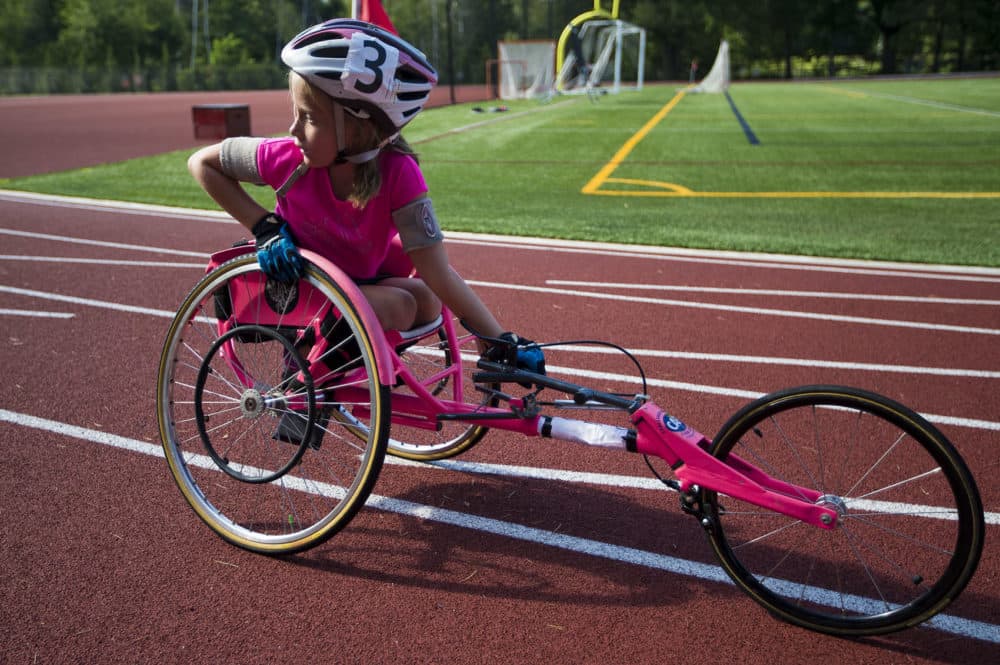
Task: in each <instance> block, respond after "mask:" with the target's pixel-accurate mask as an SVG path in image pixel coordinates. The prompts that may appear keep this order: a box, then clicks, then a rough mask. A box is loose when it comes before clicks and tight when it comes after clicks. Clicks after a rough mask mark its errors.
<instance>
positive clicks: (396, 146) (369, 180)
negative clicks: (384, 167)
mask: <svg viewBox="0 0 1000 665" xmlns="http://www.w3.org/2000/svg"><path fill="white" fill-rule="evenodd" d="M293 75H294V76H295V77H297V78H298V79H299V80H301V81H302V82H303V83H305V84H306V95H307V98H308V99H309V100H310V101H313V102H317V101H320V100H322V101H323V104H325V105H326V106H327V107H329V108H330V111H331V112H332V111H333V107H332V104H333V102H335V101H336V100H335V99H333V98H332V97H330V95H328V94H326V93H325V92H324V91H322V90H320V89H319V88H318V87H316V86H314V85H313V84H312V83H310V82H309V81H308V79H306V78H305V77H304V76H302V75H301V74H297V73H296V72H294V71H289V72H288V78H289V85H291V82H292V76H293ZM344 120H345V122H346V125H347V127H345V130H347V131H345V134H346V136H347V140H348V142H352V141H351V139H352V138H354V141H353V143H355V145H352V146H351V147H350V149H349V151H348V152H350V153H361V152H367V151H368V150H374V149H375V148H377V147H378V145H379V144H380V143H381V142H382V141H383V140H385V138H386V137H387V136H388V135H389V134H388V132H386V131H384V130H383V129H382V128H381V127H380V126H379V125H378V124H377V123H375V122H374V121H373V120H370V119H365V118H358V117H356V116H354V115H353V114H351V113H345V114H344ZM338 148H339V149H341V150H344V149H346V148H347V146H338ZM383 150H395V151H396V152H398V153H402V154H404V155H410V156H411V157H413V159H414V160H416V159H417V153H416V152H414V150H413V148H412V147H410V144H409V143H407V142H406V139H404V138H403V135H402V134H400V135H399V136H397V137H396V138H395V140H393V141H392V142H391V143H389V144H388V145H387V146H386V147H385V148H383ZM381 188H382V171H381V169H380V168H379V158H378V156H376V157H375V158H374V159H370V160H368V161H367V162H363V163H361V164H355V165H354V182H353V183H352V187H351V193H350V195H349V196H348V197H347V200H348V201H350V202H351V204H352V205H353V206H354V207H355V208H364V207H365V206H366V205H368V202H369V201H371V200H372V199H373V198H375V195H377V194H378V192H379V190H380V189H381Z"/></svg>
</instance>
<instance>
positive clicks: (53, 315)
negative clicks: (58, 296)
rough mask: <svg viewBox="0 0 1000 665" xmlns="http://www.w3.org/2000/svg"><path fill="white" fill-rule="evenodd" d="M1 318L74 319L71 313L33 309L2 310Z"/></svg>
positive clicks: (0, 311) (0, 312)
mask: <svg viewBox="0 0 1000 665" xmlns="http://www.w3.org/2000/svg"><path fill="white" fill-rule="evenodd" d="M0 316H31V317H38V318H42V319H72V318H73V317H74V316H76V315H75V314H73V313H71V312H42V311H38V310H33V309H0Z"/></svg>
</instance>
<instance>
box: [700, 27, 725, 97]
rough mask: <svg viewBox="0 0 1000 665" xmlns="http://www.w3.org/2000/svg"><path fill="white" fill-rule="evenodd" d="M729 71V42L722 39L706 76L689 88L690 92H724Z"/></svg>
mask: <svg viewBox="0 0 1000 665" xmlns="http://www.w3.org/2000/svg"><path fill="white" fill-rule="evenodd" d="M729 70H730V67H729V42H727V41H726V40H725V39H723V40H722V43H720V44H719V52H718V53H717V54H716V56H715V62H713V63H712V69H710V70H709V72H708V76H706V77H705V78H704V79H702V81H701V83H699V84H698V85H696V86H694V87H693V88H691V92H726V91H727V90H729V77H730V71H729Z"/></svg>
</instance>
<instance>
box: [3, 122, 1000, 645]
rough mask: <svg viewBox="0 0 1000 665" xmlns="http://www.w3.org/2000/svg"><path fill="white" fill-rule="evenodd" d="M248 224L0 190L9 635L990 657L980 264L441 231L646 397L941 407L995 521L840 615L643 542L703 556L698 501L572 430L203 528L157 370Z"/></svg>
mask: <svg viewBox="0 0 1000 665" xmlns="http://www.w3.org/2000/svg"><path fill="white" fill-rule="evenodd" d="M4 126H7V127H9V125H4ZM175 147H176V146H175ZM180 147H183V144H182V145H181V146H180ZM239 236H240V229H239V228H238V227H236V226H235V225H234V224H233V223H232V222H229V221H226V220H224V219H223V218H222V217H221V216H219V215H214V214H205V213H194V212H190V211H177V210H165V209H151V208H146V207H135V206H122V205H118V204H113V203H109V204H92V203H85V202H78V201H73V200H60V199H52V198H42V197H28V196H23V195H21V194H15V193H0V237H2V238H3V245H2V246H3V250H2V254H0V322H2V323H0V325H2V328H3V334H2V335H0V344H2V351H0V367H2V370H0V371H2V377H3V379H4V380H3V381H2V382H0V451H2V453H3V457H2V459H3V463H2V464H3V467H2V468H3V470H4V473H3V474H2V480H0V511H2V517H3V519H2V524H3V526H2V531H0V534H2V535H0V552H2V555H3V559H2V561H3V563H2V565H0V626H2V631H0V662H4V663H6V662H10V663H33V662H39V663H43V662H46V663H52V662H157V663H161V662H185V663H188V662H198V663H230V662H231V663H237V662H238V663H246V662H249V663H265V662H275V661H279V660H281V661H290V662H322V663H376V662H386V663H411V662H412V663H473V662H474V663H494V662H495V663H514V662H532V663H534V662H538V663H542V662H544V663H551V662H562V663H570V662H572V663H654V662H656V663H659V662H663V661H674V660H678V659H682V658H684V659H691V658H695V659H697V660H699V661H708V662H752V663H758V662H760V663H763V662H782V663H800V662H801V663H804V662H833V661H838V662H851V663H879V664H883V663H889V662H903V661H905V662H918V663H924V662H926V663H931V662H933V663H941V662H946V663H986V662H1000V583H998V576H1000V551H998V550H997V546H996V537H997V529H998V526H997V525H998V523H1000V518H998V513H1000V488H998V487H997V484H996V482H995V481H994V476H995V474H996V472H997V471H998V462H997V457H998V442H1000V391H998V390H997V380H998V378H1000V344H998V335H1000V315H998V312H1000V271H991V270H975V271H973V270H962V269H958V268H947V267H920V266H910V265H898V264H896V265H887V264H873V263H860V262H859V263H854V262H842V261H800V260H798V259H795V258H792V257H764V256H750V255H725V254H711V253H698V252H682V251H669V250H664V251H653V250H650V249H648V248H626V247H608V246H591V245H570V244H553V243H544V242H537V243H536V242H532V241H526V240H513V239H491V238H483V237H473V236H457V235H456V236H453V237H452V238H451V244H450V252H451V255H452V260H453V262H454V264H455V265H456V267H457V268H458V269H459V271H461V272H462V273H463V274H464V275H465V276H466V278H467V279H469V280H470V281H472V282H473V283H474V284H475V285H476V288H477V290H478V291H479V292H480V294H481V295H482V296H483V298H484V299H485V300H486V301H487V302H488V304H489V305H490V306H491V307H492V308H493V309H494V310H495V311H497V313H498V315H499V316H500V317H501V319H502V320H503V321H504V322H505V324H506V325H507V326H508V327H510V328H512V329H515V330H518V331H522V332H524V333H525V334H527V335H530V336H532V337H534V338H536V339H539V340H546V341H548V340H556V339H563V338H566V337H578V336H581V335H586V336H588V337H596V338H603V339H609V340H613V341H615V342H618V343H620V344H622V345H624V346H627V347H629V348H631V349H639V350H643V351H645V353H643V354H642V355H641V359H642V361H643V364H644V366H645V368H646V371H647V373H648V375H649V376H650V377H653V378H654V379H655V381H654V382H653V385H652V388H651V392H652V393H653V396H654V398H655V399H656V401H657V402H659V403H660V404H662V405H663V406H665V407H667V408H668V409H670V410H671V412H673V413H676V414H677V415H679V416H682V417H683V418H684V419H685V420H686V421H688V422H690V423H692V424H694V425H695V426H696V427H698V428H699V429H701V430H702V431H704V432H706V433H707V434H712V433H714V431H715V430H716V429H717V428H718V427H719V426H720V425H721V424H722V422H723V421H724V420H725V418H726V417H727V416H728V415H729V414H730V413H731V412H732V411H734V410H735V409H736V408H738V407H739V406H740V405H741V404H743V403H744V402H745V401H747V400H748V399H749V398H751V397H753V396H755V395H757V394H760V393H763V392H767V391H770V390H773V389H776V388H778V387H783V386H786V385H792V384H801V383H813V382H831V383H846V384H851V385H856V386H859V387H862V388H867V389H871V390H875V391H877V392H882V393H885V394H887V395H889V396H890V397H893V398H896V399H899V400H901V401H903V402H905V403H907V404H909V405H910V406H913V407H914V408H915V409H917V410H918V411H920V412H921V413H923V414H925V415H926V416H928V417H929V418H931V419H932V420H934V421H935V422H937V423H938V425H939V427H940V428H941V429H942V430H943V431H944V432H945V434H946V435H948V436H949V437H950V438H951V439H952V440H953V441H954V442H955V443H956V445H957V446H958V448H959V449H960V451H961V452H962V454H963V455H964V456H965V458H966V460H967V461H968V462H969V464H970V466H971V468H972V470H973V473H974V474H975V476H976V477H977V479H978V480H979V484H980V489H981V491H982V493H983V499H984V503H985V506H986V510H987V512H988V513H989V518H990V519H991V520H992V522H991V526H990V527H989V535H988V539H987V545H986V551H985V553H984V558H983V561H982V563H981V564H980V568H979V571H978V573H977V575H976V577H975V578H974V579H973V581H972V583H971V584H970V586H969V588H968V589H967V590H966V592H965V593H964V594H963V596H962V597H961V598H959V599H958V600H957V601H956V602H955V603H954V604H953V605H952V606H951V607H950V608H949V609H948V611H947V617H945V620H944V621H942V622H941V625H940V626H935V627H924V628H920V629H916V630H911V631H908V632H905V633H902V634H897V635H893V636H889V637H886V638H879V639H870V640H860V641H845V640H837V639H833V638H828V637H824V636H820V635H816V634H813V633H809V632H806V631H803V630H800V629H796V628H793V627H790V626H787V625H784V624H781V623H778V622H776V621H774V620H773V619H771V618H770V617H769V616H768V615H767V614H766V613H765V612H764V611H763V610H762V609H759V608H758V607H757V606H756V605H755V604H753V603H752V602H751V601H750V600H749V599H747V598H746V597H744V596H743V595H742V594H741V593H739V592H738V591H736V590H735V588H734V587H732V586H731V585H729V584H722V583H717V582H708V581H704V580H699V579H694V578H691V577H689V576H687V575H685V574H684V573H683V571H678V570H671V569H669V568H668V569H664V568H662V567H660V565H659V562H660V561H661V558H660V557H659V555H669V556H671V557H679V558H683V559H689V560H692V561H696V562H711V561H712V559H711V554H710V552H709V548H708V546H707V544H706V542H705V540H704V536H703V535H702V533H701V532H700V530H699V528H698V527H697V525H696V524H695V523H694V521H693V520H691V519H690V518H688V517H686V516H684V515H682V514H681V513H680V512H679V511H678V510H677V508H676V502H675V499H674V498H673V497H672V496H671V495H667V496H665V494H664V493H662V492H658V491H654V490H652V489H650V487H651V485H650V484H648V483H647V482H646V478H647V477H648V474H647V473H646V471H645V467H644V465H643V464H642V461H641V459H639V458H636V457H632V456H622V455H621V454H618V453H613V452H605V451H596V450H591V449H587V448H582V447H578V446H574V445H573V444H567V443H559V442H544V443H543V442H539V441H528V440H523V439H520V438H518V437H516V436H513V435H506V434H503V433H497V432H493V433H491V434H490V435H489V436H488V437H487V438H486V439H485V440H484V441H483V443H481V444H480V445H479V446H477V447H476V448H474V449H473V450H471V451H470V452H469V453H467V454H466V455H465V456H463V457H461V458H458V460H456V461H455V463H454V464H451V465H443V466H442V467H440V468H432V467H419V466H418V467H414V466H404V465H399V464H390V465H387V466H386V468H385V470H384V471H383V473H382V476H381V477H380V479H379V482H378V484H377V485H376V488H375V494H377V495H378V498H377V499H375V500H373V501H372V502H370V503H371V504H372V505H371V506H369V507H368V508H366V509H365V510H363V511H362V512H361V514H360V515H359V516H358V517H357V518H356V519H355V521H354V522H352V523H351V525H349V526H348V528H347V529H346V530H345V531H344V532H342V533H341V534H339V535H338V536H336V537H335V538H334V539H333V540H332V541H330V542H329V543H327V544H326V545H324V546H322V547H320V548H317V549H315V550H312V551H310V552H307V553H304V554H302V555H299V556H295V557H290V558H282V559H269V558H265V557H262V556H258V555H252V554H249V553H246V552H243V551H241V550H238V549H236V548H233V547H231V546H229V545H226V544H225V543H223V542H222V541H221V540H219V539H218V538H217V537H215V536H214V535H213V534H212V533H211V532H210V531H209V530H208V529H207V528H206V527H204V526H203V525H202V524H201V523H200V522H199V521H198V520H197V518H196V517H195V516H194V514H193V513H192V512H191V510H190V509H189V508H188V507H187V505H186V504H185V503H184V501H183V499H182V498H181V496H180V494H179V492H178V491H177V490H176V488H175V487H174V485H173V481H172V480H171V478H170V476H169V474H168V473H167V470H166V467H165V464H164V462H163V461H162V459H161V458H159V457H157V455H156V451H157V447H158V440H157V430H156V422H155V421H156V418H155V411H154V381H155V373H156V361H157V358H158V354H159V347H160V343H161V341H162V337H163V334H164V332H165V330H166V326H167V323H168V317H169V316H171V315H172V311H173V309H174V308H175V307H176V305H177V303H178V302H179V301H180V299H181V298H182V297H183V295H184V294H185V293H186V292H187V290H188V289H189V288H190V286H191V285H192V284H193V283H194V282H195V281H196V280H197V278H198V276H199V274H200V273H201V266H202V265H203V264H204V260H205V256H206V254H207V253H208V252H209V251H211V250H214V249H216V248H219V247H223V246H226V245H228V244H229V243H231V242H232V240H234V239H235V238H237V237H239ZM643 287H645V288H643ZM837 294H855V295H854V296H853V297H840V296H839V295H837ZM639 299H641V301H640V300H639ZM640 308H641V309H640ZM549 358H550V361H549V364H550V366H552V367H553V368H554V369H555V370H556V371H560V370H559V369H558V368H570V367H572V368H581V369H585V370H592V371H600V372H612V373H614V372H620V371H623V370H622V368H621V367H620V366H619V365H615V364H613V363H612V361H611V360H610V359H608V358H606V357H604V356H601V355H598V354H593V353H583V352H580V351H572V350H571V351H559V352H556V351H553V352H552V353H551V354H550V356H549ZM468 463H481V464H482V465H484V466H480V467H473V466H472V465H471V464H468ZM515 466H517V467H528V468H529V469H530V470H531V472H532V474H533V475H534V476H536V477H532V478H523V477H516V476H515V475H514V474H515V470H514V469H513V467H515ZM484 471H485V472H484ZM573 472H590V473H593V474H597V475H594V476H580V475H579V474H574V473H573ZM402 502H410V503H411V504H418V505H423V506H432V507H440V508H447V509H449V510H451V511H454V512H453V513H451V514H457V515H459V516H460V517H459V518H458V519H455V520H453V521H452V522H449V523H445V522H440V521H436V520H433V519H424V518H420V517H415V516H411V515H408V514H405V513H402V512H399V510H398V507H399V506H401V505H403V503H402ZM406 505H409V504H406ZM487 520H495V521H496V522H487ZM497 522H499V523H502V524H503V525H506V527H505V528H506V529H507V534H506V535H500V534H497V533H494V532H491V531H488V530H486V527H485V525H486V524H488V523H490V524H496V523H497ZM532 534H546V537H551V538H558V537H559V536H560V535H567V536H574V537H576V538H577V539H578V540H576V541H573V542H588V543H592V546H591V547H590V548H589V549H586V550H580V549H577V550H573V549H563V548H559V547H553V546H550V545H546V544H543V543H540V542H538V541H537V540H533V539H532V538H533V536H532ZM637 553H638V554H637ZM626 559H628V561H626Z"/></svg>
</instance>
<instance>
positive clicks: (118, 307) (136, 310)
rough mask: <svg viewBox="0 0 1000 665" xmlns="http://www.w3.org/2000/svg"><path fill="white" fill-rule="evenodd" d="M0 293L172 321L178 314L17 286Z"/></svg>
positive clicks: (4, 289)
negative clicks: (145, 315)
mask: <svg viewBox="0 0 1000 665" xmlns="http://www.w3.org/2000/svg"><path fill="white" fill-rule="evenodd" d="M0 293H10V294H13V295H16V296H27V297H29V298H41V299H43V300H54V301H56V302H68V303H72V304H74V305H85V306H87V307H98V308H101V309H111V310H114V311H116V312H128V313H130V314H147V315H149V316H157V317H160V318H167V319H172V318H174V315H175V314H176V312H173V311H170V310H166V309H153V308H152V307H137V306H134V305H122V304H120V303H114V302H105V301H103V300H93V299H92V298H78V297H76V296H64V295H61V294H59V293H46V292H45V291H34V290H32V289H22V288H18V287H16V286H3V285H0Z"/></svg>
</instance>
